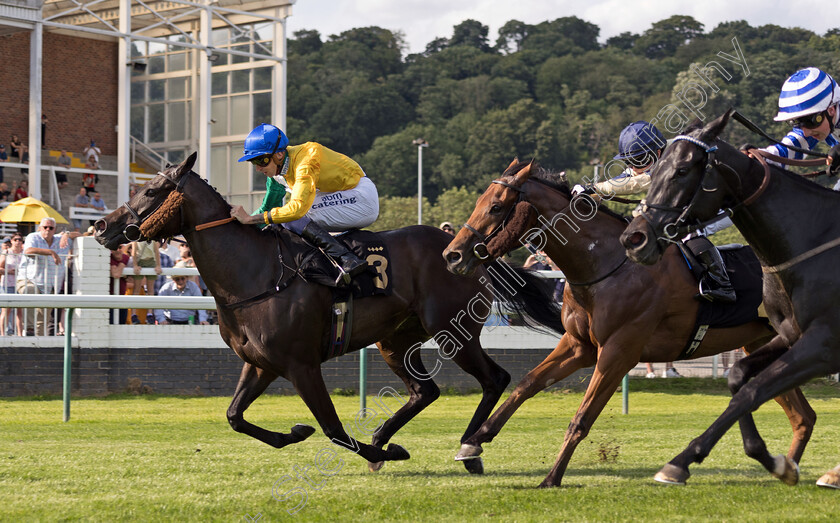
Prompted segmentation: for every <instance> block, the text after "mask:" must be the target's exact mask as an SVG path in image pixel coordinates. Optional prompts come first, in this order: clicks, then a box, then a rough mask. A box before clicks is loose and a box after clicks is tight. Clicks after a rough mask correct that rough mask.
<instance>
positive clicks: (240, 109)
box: [230, 94, 251, 134]
mask: <svg viewBox="0 0 840 523" xmlns="http://www.w3.org/2000/svg"><path fill="white" fill-rule="evenodd" d="M250 98H251V97H250V96H248V95H247V94H246V95H245V96H231V98H230V115H231V116H230V134H248V132H250V131H251V119H250V118H249V115H250V114H251V111H250V109H251V108H250V105H251V104H250Z"/></svg>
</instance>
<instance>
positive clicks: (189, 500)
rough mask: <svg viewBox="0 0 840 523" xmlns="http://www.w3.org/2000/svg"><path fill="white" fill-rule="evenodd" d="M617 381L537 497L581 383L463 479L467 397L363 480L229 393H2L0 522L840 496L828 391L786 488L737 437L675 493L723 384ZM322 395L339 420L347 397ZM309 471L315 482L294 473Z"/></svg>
mask: <svg viewBox="0 0 840 523" xmlns="http://www.w3.org/2000/svg"><path fill="white" fill-rule="evenodd" d="M631 389H633V393H632V394H631V400H630V415H628V416H625V415H622V414H621V396H620V395H618V394H617V395H616V396H615V397H614V398H613V399H612V401H611V402H610V403H609V405H608V406H607V408H606V410H605V411H604V413H603V414H602V416H601V417H600V419H599V420H598V422H597V423H596V424H595V426H594V428H593V429H592V432H591V433H590V436H589V438H587V439H586V440H584V441H583V443H581V445H580V446H579V447H578V449H577V452H576V453H575V455H574V457H573V458H572V461H571V464H570V466H569V470H568V472H567V474H566V477H565V479H564V482H563V487H561V488H557V489H549V490H538V489H536V488H534V487H535V486H536V485H537V484H539V482H540V481H542V479H543V477H544V476H545V474H546V473H547V472H548V470H549V469H550V467H551V465H552V464H553V462H554V458H555V457H556V455H557V452H558V451H559V448H560V445H561V443H562V440H563V433H564V431H565V429H566V427H567V426H568V423H569V420H570V418H571V416H572V414H573V413H574V411H575V409H576V408H577V406H578V405H579V404H580V402H581V399H582V394H580V393H577V392H568V391H555V392H551V393H543V394H540V395H538V396H537V397H535V398H534V399H532V400H531V401H529V402H527V403H525V405H524V406H523V407H522V409H520V411H519V412H518V413H517V414H516V415H515V416H514V417H513V418H512V419H511V421H510V422H509V424H508V426H507V427H506V428H505V429H504V430H503V431H502V433H501V434H500V435H499V436H498V437H497V438H496V440H495V441H494V442H492V443H489V444H487V445H485V453H484V458H485V467H486V471H487V472H486V474H485V475H484V476H470V475H468V474H467V473H466V472H465V470H464V469H463V466H462V465H461V464H459V463H456V462H454V461H453V460H452V457H453V456H454V454H455V452H456V451H457V449H458V441H459V439H460V436H461V433H462V431H463V430H464V428H465V427H466V423H467V420H468V418H469V417H470V415H471V414H472V411H473V409H474V408H475V406H476V404H477V402H478V396H476V395H465V396H454V395H451V396H442V397H441V398H440V399H439V400H438V401H437V402H436V403H434V404H433V405H432V406H431V407H429V408H428V409H427V410H426V412H424V413H422V414H421V415H420V416H419V417H418V418H417V419H415V420H414V421H413V422H412V423H410V424H409V425H408V426H407V427H406V428H405V429H403V431H402V432H400V433H399V434H397V436H396V437H395V438H394V442H396V443H399V444H401V445H403V446H405V447H406V448H407V449H408V450H409V451H410V452H411V454H412V459H410V460H408V461H403V462H396V463H388V464H387V465H386V466H385V467H384V468H383V469H382V470H381V471H380V472H379V473H376V474H372V473H369V472H368V471H367V467H366V464H365V463H364V462H363V460H362V459H361V458H359V457H358V456H355V455H354V454H352V453H350V452H348V451H340V450H339V452H338V454H337V458H340V459H341V460H343V461H342V462H341V463H342V465H341V468H340V470H338V471H337V473H335V474H334V475H333V476H330V477H325V476H321V475H320V473H319V472H317V471H316V470H315V461H316V456H317V455H318V453H319V452H321V451H323V449H337V447H335V446H334V445H331V444H330V443H329V442H328V441H327V439H326V438H325V437H324V436H323V434H322V433H321V432H320V431H318V432H316V433H315V435H313V436H312V437H311V438H309V439H308V440H307V441H305V442H303V443H300V444H297V445H294V446H291V447H286V448H284V449H281V450H275V449H272V448H270V447H268V446H266V445H264V444H262V443H260V442H258V441H256V440H254V439H251V438H249V437H248V436H244V435H241V434H237V433H234V432H233V431H232V430H231V429H230V428H229V427H228V424H227V421H226V420H225V410H226V408H227V404H228V401H229V399H228V398H181V397H162V396H141V397H128V396H120V397H108V398H101V399H78V400H74V402H73V412H72V420H71V422H70V423H62V422H61V412H62V411H61V401H60V400H59V399H53V398H46V399H24V400H21V399H14V400H0V420H2V421H0V520H3V521H36V520H38V521H44V520H45V521H54V520H94V521H120V520H130V521H206V520H217V521H221V520H227V521H243V518H244V517H245V516H246V515H250V516H256V515H257V514H262V516H261V518H260V521H262V522H266V521H279V520H290V519H294V518H296V519H301V520H304V521H311V520H317V521H392V520H412V521H468V520H479V519H496V520H500V521H599V522H600V521H738V522H741V521H773V522H776V521H836V520H837V519H836V518H837V515H838V513H840V508H838V507H840V491H832V490H826V489H821V488H819V487H816V486H815V485H814V482H815V481H816V479H817V478H818V477H819V476H820V475H821V474H822V473H824V472H825V471H826V470H828V469H829V468H831V467H833V466H835V465H836V464H837V463H838V462H840V452H838V450H840V434H838V432H837V427H838V426H840V388H838V387H837V386H836V385H833V384H828V383H826V382H822V383H820V384H816V385H811V386H809V387H808V388H807V390H806V395H807V396H808V397H809V398H810V399H811V400H812V404H813V405H814V408H815V410H816V411H817V414H818V417H819V419H818V422H817V428H816V429H815V431H814V435H813V437H812V440H811V443H810V445H809V447H808V449H807V450H806V453H805V456H804V458H803V461H802V464H801V465H802V481H801V483H800V484H799V485H798V486H795V487H788V486H785V485H783V484H782V483H780V482H779V481H777V480H775V479H773V478H772V477H771V476H770V475H769V474H767V473H766V472H765V471H764V470H763V469H762V468H761V467H760V466H759V465H758V464H757V463H755V462H754V461H752V460H750V459H749V458H747V457H745V456H744V454H743V452H742V450H741V444H740V438H739V436H738V435H737V433H736V432H733V431H730V433H729V434H727V435H726V436H725V437H724V438H723V440H721V442H720V443H719V444H718V446H717V447H716V448H715V449H714V451H713V452H712V454H711V455H710V456H709V457H708V458H707V459H706V461H705V462H704V463H702V464H700V465H694V466H693V467H692V473H693V475H692V477H691V479H690V481H689V484H688V486H687V487H666V486H662V485H659V484H656V483H654V482H653V481H652V479H651V478H652V477H653V474H654V473H656V471H657V470H658V469H659V468H660V467H661V466H662V465H663V464H665V463H666V462H667V461H668V460H669V459H671V458H672V457H673V456H674V455H676V454H677V453H678V452H680V451H681V450H682V449H683V448H684V447H685V445H686V444H687V443H688V442H689V441H690V440H691V439H692V438H693V437H695V436H697V435H699V434H700V433H701V432H702V431H703V430H704V429H705V428H706V427H707V426H708V425H709V424H710V423H711V422H712V420H713V419H714V418H715V417H716V416H717V415H718V414H719V413H720V412H721V411H722V410H723V408H724V407H725V406H726V404H727V402H728V397H727V394H726V391H725V388H724V386H723V380H715V381H713V380H691V379H686V380H633V381H631ZM692 389H693V390H692ZM697 391H699V393H698V392H697ZM333 400H334V401H335V403H336V408H337V410H338V413H339V416H340V417H341V419H342V420H344V421H345V422H348V423H352V422H353V417H354V416H355V414H356V413H357V411H358V405H359V400H358V397H348V396H335V397H334V398H333ZM371 406H373V407H374V408H376V406H375V405H372V404H371ZM247 417H248V419H249V420H250V421H252V422H255V423H257V424H259V425H262V426H264V427H266V428H270V429H273V430H282V431H288V429H289V428H290V427H291V426H292V425H293V424H294V423H297V422H301V423H310V424H313V425H314V424H315V423H314V419H313V418H312V416H311V414H310V413H309V412H308V411H307V410H306V408H305V407H304V406H303V404H302V402H301V401H300V400H299V398H297V397H294V396H266V397H264V398H261V399H260V400H258V401H257V403H256V404H255V405H254V406H253V407H252V408H251V409H250V410H249V411H248V416H247ZM756 420H757V423H758V426H759V429H760V430H761V431H762V434H763V436H764V437H765V440H766V442H767V444H768V447H769V448H770V450H771V452H773V453H784V452H786V451H787V447H788V444H789V441H790V428H789V425H788V423H787V420H786V418H784V415H783V414H781V410H780V409H779V408H778V407H776V406H775V404H772V405H768V406H765V407H762V408H761V409H760V410H759V411H758V412H757V413H756ZM365 440H367V438H365ZM325 452H326V453H329V450H327V451H325ZM325 455H326V454H322V456H325ZM338 463H339V462H336V461H334V462H333V463H332V466H334V467H337V465H338ZM307 467H309V469H308V473H309V475H310V476H311V478H312V481H313V483H315V484H316V485H317V486H318V487H319V489H316V488H314V487H313V486H311V485H307V484H306V482H305V481H304V480H303V479H298V478H295V477H294V476H295V475H296V470H297V471H300V470H304V469H306V468H307ZM325 468H326V467H325ZM287 475H288V476H291V477H292V479H291V480H288V481H286V482H285V483H282V481H281V484H280V485H279V486H278V487H277V488H276V489H275V490H276V493H277V494H278V496H279V495H281V494H283V493H286V492H288V491H291V490H293V489H295V488H301V489H305V490H306V491H307V496H308V498H307V501H306V504H305V506H304V507H303V508H302V509H301V510H300V511H299V512H298V513H297V514H296V515H295V516H290V515H289V514H287V512H286V510H287V509H291V507H293V506H294V505H295V503H296V502H297V501H298V499H290V500H287V501H283V502H281V501H278V500H276V499H275V498H274V497H273V496H272V487H273V485H275V483H276V482H278V480H281V478H283V477H284V476H287Z"/></svg>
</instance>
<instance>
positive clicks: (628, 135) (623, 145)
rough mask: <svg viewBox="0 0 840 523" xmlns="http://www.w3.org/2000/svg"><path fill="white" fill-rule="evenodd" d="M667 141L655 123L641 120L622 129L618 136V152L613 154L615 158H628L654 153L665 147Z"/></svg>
mask: <svg viewBox="0 0 840 523" xmlns="http://www.w3.org/2000/svg"><path fill="white" fill-rule="evenodd" d="M666 143H667V142H666V141H665V137H664V136H663V135H662V133H661V132H659V129H657V128H656V126H655V125H653V124H652V123H650V122H646V121H644V120H639V121H638V122H633V123H631V124H630V125H628V126H627V127H625V128H624V130H622V131H621V135H620V136H619V137H618V154H617V155H615V156H613V159H615V160H626V159H628V158H634V157H636V156H642V155H645V154H648V153H653V152H656V151H658V150H659V149H662V148H663V147H665V145H666Z"/></svg>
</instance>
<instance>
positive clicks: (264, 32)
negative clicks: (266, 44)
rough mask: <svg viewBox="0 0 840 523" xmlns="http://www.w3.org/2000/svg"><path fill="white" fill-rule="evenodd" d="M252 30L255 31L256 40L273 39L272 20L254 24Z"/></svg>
mask: <svg viewBox="0 0 840 523" xmlns="http://www.w3.org/2000/svg"><path fill="white" fill-rule="evenodd" d="M254 31H255V32H256V33H257V36H256V38H255V39H256V40H269V41H271V40H274V22H268V23H265V24H256V25H254Z"/></svg>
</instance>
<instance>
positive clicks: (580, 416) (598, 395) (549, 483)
mask: <svg viewBox="0 0 840 523" xmlns="http://www.w3.org/2000/svg"><path fill="white" fill-rule="evenodd" d="M635 337H636V338H642V337H640V336H635ZM617 342H618V339H616V343H611V344H608V345H606V346H604V347H603V348H602V349H601V353H600V356H599V357H598V363H597V364H596V365H595V371H594V372H593V374H592V379H591V380H590V381H589V386H588V387H587V388H586V393H585V394H584V396H583V401H582V402H581V404H580V407H578V410H577V412H576V413H575V416H574V417H573V418H572V421H571V422H570V423H569V428H568V429H567V430H566V434H565V436H564V438H563V446H562V447H561V448H560V453H559V454H558V455H557V460H556V461H555V462H554V466H553V467H552V468H551V471H550V472H549V473H548V475H547V476H546V477H545V479H544V480H543V481H542V483H540V488H545V487H559V486H560V483H561V482H562V481H563V475H564V474H565V473H566V467H567V466H568V465H569V461H570V460H571V459H572V454H573V453H574V452H575V449H576V448H577V446H578V445H579V444H580V442H581V441H583V440H584V439H585V438H586V436H588V435H589V431H590V429H592V425H593V424H594V423H595V420H597V419H598V416H599V415H600V414H601V411H603V410H604V407H605V406H606V405H607V402H609V400H610V398H611V397H612V396H613V393H615V390H616V389H617V388H618V385H619V383H620V382H621V379H622V378H623V377H624V376H625V375H626V374H627V373H628V372H630V370H631V369H632V368H633V367H634V366H635V365H636V363H638V362H639V357H638V355H639V353H640V352H641V351H640V350H639V349H638V348H637V349H635V350H634V348H632V346H630V344H629V343H628V344H622V343H617Z"/></svg>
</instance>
